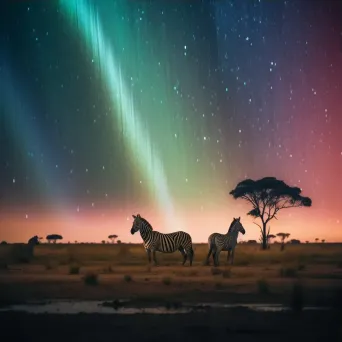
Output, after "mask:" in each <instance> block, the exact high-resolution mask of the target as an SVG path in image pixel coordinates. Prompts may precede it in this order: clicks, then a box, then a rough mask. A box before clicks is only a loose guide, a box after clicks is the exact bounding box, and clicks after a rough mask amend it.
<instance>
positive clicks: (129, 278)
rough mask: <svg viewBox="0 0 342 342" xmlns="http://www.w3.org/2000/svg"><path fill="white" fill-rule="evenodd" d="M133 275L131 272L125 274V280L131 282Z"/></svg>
mask: <svg viewBox="0 0 342 342" xmlns="http://www.w3.org/2000/svg"><path fill="white" fill-rule="evenodd" d="M132 280H133V279H132V277H131V276H130V275H129V274H126V275H124V281H125V282H126V283H130V282H131V281H132Z"/></svg>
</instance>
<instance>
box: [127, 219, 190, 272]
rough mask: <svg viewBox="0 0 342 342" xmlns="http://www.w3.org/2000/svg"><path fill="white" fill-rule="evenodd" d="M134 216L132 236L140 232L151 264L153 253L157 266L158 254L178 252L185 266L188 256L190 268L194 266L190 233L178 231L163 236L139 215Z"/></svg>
mask: <svg viewBox="0 0 342 342" xmlns="http://www.w3.org/2000/svg"><path fill="white" fill-rule="evenodd" d="M132 216H133V218H134V221H133V225H132V229H131V234H134V233H136V232H137V231H140V235H141V237H142V239H143V245H144V248H145V250H146V252H147V254H148V261H149V262H151V253H152V254H153V261H154V263H155V264H157V260H156V252H161V253H173V252H175V251H177V250H178V251H180V252H181V254H182V255H183V265H184V264H185V262H186V260H187V258H188V256H189V262H190V266H191V265H192V260H193V256H194V251H193V248H192V239H191V236H190V235H189V234H188V233H186V232H183V231H178V232H174V233H169V234H163V233H160V232H157V231H154V230H153V228H152V226H151V224H150V223H149V222H148V221H147V220H146V219H144V218H143V217H141V216H140V215H139V214H138V215H137V216H135V215H132Z"/></svg>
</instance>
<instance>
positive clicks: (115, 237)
mask: <svg viewBox="0 0 342 342" xmlns="http://www.w3.org/2000/svg"><path fill="white" fill-rule="evenodd" d="M117 238H118V236H117V235H115V234H112V235H109V236H108V239H111V240H112V243H115V239H117Z"/></svg>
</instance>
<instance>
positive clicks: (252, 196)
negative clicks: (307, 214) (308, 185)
mask: <svg viewBox="0 0 342 342" xmlns="http://www.w3.org/2000/svg"><path fill="white" fill-rule="evenodd" d="M301 192H302V190H301V189H300V188H298V187H291V186H289V185H287V184H286V183H285V182H283V181H281V180H278V179H276V178H275V177H265V178H262V179H259V180H256V181H254V180H252V179H246V180H244V181H242V182H240V183H238V184H237V186H236V188H235V189H234V190H232V191H231V192H230V193H229V194H230V195H232V196H233V197H234V198H235V199H238V198H242V199H244V200H246V201H247V202H249V203H250V204H252V206H253V209H252V210H250V211H249V212H248V213H247V214H248V215H251V216H252V217H255V218H260V220H261V225H259V224H258V223H255V224H256V225H257V226H259V228H260V232H261V236H262V249H264V250H265V249H267V235H269V234H270V231H267V230H266V226H267V223H268V222H269V221H271V220H272V219H273V218H275V219H277V214H278V212H279V210H281V209H286V208H293V207H302V206H304V207H310V206H311V204H312V201H311V199H310V198H309V197H303V196H301Z"/></svg>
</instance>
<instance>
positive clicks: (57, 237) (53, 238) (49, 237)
mask: <svg viewBox="0 0 342 342" xmlns="http://www.w3.org/2000/svg"><path fill="white" fill-rule="evenodd" d="M62 239H63V236H62V235H59V234H50V235H47V236H46V240H47V241H49V242H51V241H53V243H56V241H57V240H62Z"/></svg>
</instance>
